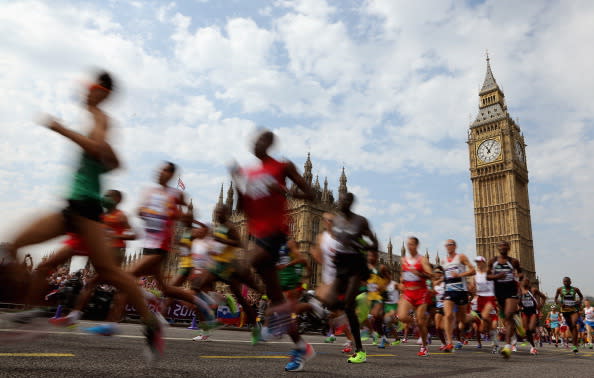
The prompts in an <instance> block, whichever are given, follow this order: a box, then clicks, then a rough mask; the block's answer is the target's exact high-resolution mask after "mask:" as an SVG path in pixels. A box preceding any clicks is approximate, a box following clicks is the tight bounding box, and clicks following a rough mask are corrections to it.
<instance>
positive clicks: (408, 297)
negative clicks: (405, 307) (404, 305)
mask: <svg viewBox="0 0 594 378" xmlns="http://www.w3.org/2000/svg"><path fill="white" fill-rule="evenodd" d="M402 298H403V299H404V300H405V301H407V302H408V303H410V304H411V305H413V306H415V307H418V306H421V305H428V304H430V303H431V292H429V290H428V289H427V288H423V289H416V290H407V289H404V292H403V293H402Z"/></svg>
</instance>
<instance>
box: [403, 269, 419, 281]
mask: <svg viewBox="0 0 594 378" xmlns="http://www.w3.org/2000/svg"><path fill="white" fill-rule="evenodd" d="M402 279H403V280H404V281H420V280H421V278H420V277H419V276H417V275H416V274H414V273H411V272H408V271H404V272H402Z"/></svg>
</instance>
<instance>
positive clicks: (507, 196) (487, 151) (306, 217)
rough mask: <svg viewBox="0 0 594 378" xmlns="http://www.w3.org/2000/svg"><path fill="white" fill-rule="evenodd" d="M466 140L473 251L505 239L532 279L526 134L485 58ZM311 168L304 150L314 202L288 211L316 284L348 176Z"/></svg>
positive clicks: (393, 259)
mask: <svg viewBox="0 0 594 378" xmlns="http://www.w3.org/2000/svg"><path fill="white" fill-rule="evenodd" d="M467 144H468V149H469V168H470V179H471V182H472V188H473V201H474V217H475V232H476V253H477V255H481V256H485V257H486V258H491V257H493V256H495V255H496V254H497V249H496V245H497V243H498V242H499V241H500V240H507V241H509V242H510V244H511V252H510V254H511V256H513V257H515V258H517V259H518V260H519V261H520V264H521V266H522V268H523V269H524V271H525V272H526V273H527V275H528V277H530V278H531V279H532V280H534V279H536V270H535V266H534V251H533V244H532V226H531V218H530V203H529V200H528V168H527V163H526V152H525V141H524V136H523V134H522V132H521V130H520V127H519V126H518V124H517V122H516V121H514V120H513V119H512V117H511V116H510V114H509V113H508V111H507V105H506V103H505V96H504V94H503V91H502V90H501V88H500V87H499V85H498V84H497V82H496V81H495V78H494V76H493V72H492V71H491V65H490V61H489V58H488V57H487V72H486V75H485V79H484V82H483V85H482V87H481V89H480V91H479V110H478V114H477V117H476V119H475V120H474V121H473V122H472V123H471V124H470V127H469V130H468V140H467ZM312 168H313V164H312V162H311V158H310V155H309V154H308V155H307V159H306V161H305V164H304V171H303V178H304V179H305V180H306V181H307V183H308V184H310V185H311V187H312V188H313V191H314V200H313V201H304V200H298V199H289V200H288V201H289V204H288V208H289V209H288V210H289V214H288V215H289V226H290V233H291V236H292V237H293V238H294V239H295V241H296V242H297V243H298V246H299V250H300V251H301V253H303V254H304V255H305V256H307V257H308V259H309V264H310V266H309V267H310V272H311V274H310V277H309V284H310V286H315V284H316V283H317V282H318V281H319V279H320V273H321V270H320V269H319V267H318V266H317V264H316V263H315V262H314V261H313V260H312V259H311V257H310V254H309V251H310V248H311V246H312V244H313V243H314V242H315V239H316V235H317V234H318V233H319V232H320V230H321V229H322V214H323V213H324V212H328V211H334V210H336V201H337V199H338V197H339V196H340V194H341V193H346V192H347V176H346V173H345V170H344V167H343V169H342V172H341V175H340V178H339V182H338V190H337V192H336V194H335V193H334V192H333V191H332V189H330V188H329V186H328V179H327V178H324V182H323V184H321V183H320V181H319V178H318V177H317V176H316V177H315V178H314V176H313V174H312ZM223 194H224V189H223V186H221V190H220V193H219V197H218V203H226V204H227V205H228V206H229V207H230V208H232V209H233V215H232V217H231V220H232V222H233V223H234V224H235V225H236V227H237V228H238V229H239V230H240V233H241V236H242V239H243V241H244V243H245V244H244V245H247V246H248V249H249V245H250V244H249V243H250V241H249V238H248V233H247V227H246V224H247V222H246V219H245V216H244V214H242V213H241V212H239V211H238V210H237V209H236V207H234V189H233V187H232V184H231V185H229V187H228V190H227V195H226V198H224V195H223ZM381 245H382V241H380V246H381ZM393 252H394V251H393V245H392V241H391V240H388V241H387V244H386V248H385V250H382V251H380V262H381V263H383V264H385V265H386V266H387V267H388V268H389V270H390V271H391V272H392V273H393V276H394V279H396V280H397V279H398V278H399V276H400V260H401V258H403V257H404V254H405V249H404V245H402V247H401V250H400V253H397V254H396V255H394V253H393ZM244 253H245V252H244V251H242V252H241V256H240V258H245V256H244ZM425 256H426V257H428V258H429V257H430V256H429V251H426V253H425ZM139 257H140V251H135V252H134V254H133V255H131V256H130V255H129V256H128V259H127V261H126V265H130V264H133V263H134V262H135V261H136V260H137V259H138V258H139ZM176 260H177V257H176V255H175V254H171V257H170V260H169V262H168V264H167V267H166V269H167V273H166V276H168V277H172V276H173V275H174V274H175V271H176V268H177V261H176ZM431 262H432V263H436V264H439V263H440V257H439V255H436V256H434V258H433V259H432V261H431Z"/></svg>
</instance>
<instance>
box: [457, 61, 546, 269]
mask: <svg viewBox="0 0 594 378" xmlns="http://www.w3.org/2000/svg"><path fill="white" fill-rule="evenodd" d="M467 143H468V149H469V153H470V178H471V180H472V189H473V193H474V219H475V227H476V252H477V255H479V256H484V257H486V258H487V259H489V258H491V257H493V256H496V255H497V243H498V242H499V241H500V240H507V241H509V242H510V244H511V250H510V255H511V256H513V257H515V258H517V259H518V260H519V261H520V265H521V266H522V269H523V270H524V271H525V273H527V275H528V277H529V278H530V279H531V280H534V279H535V277H536V275H535V267H534V250H533V245H532V225H531V221H530V202H529V200H528V168H527V165H526V152H525V151H526V150H525V147H526V145H525V143H524V136H523V134H522V132H521V131H520V127H519V126H518V124H517V123H516V122H514V120H513V119H512V118H511V117H510V115H509V113H508V112H507V105H506V104H505V96H504V94H503V91H502V90H501V88H500V87H499V86H498V85H497V82H496V81H495V78H494V77H493V72H491V65H490V61H489V57H488V56H487V74H486V76H485V81H484V83H483V86H482V88H481V90H480V92H479V113H478V115H477V117H476V119H475V120H474V122H473V123H472V124H471V125H470V130H469V132H468V142H467Z"/></svg>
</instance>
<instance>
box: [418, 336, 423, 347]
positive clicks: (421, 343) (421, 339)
mask: <svg viewBox="0 0 594 378" xmlns="http://www.w3.org/2000/svg"><path fill="white" fill-rule="evenodd" d="M417 345H423V338H422V337H419V338H418V339H417Z"/></svg>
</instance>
